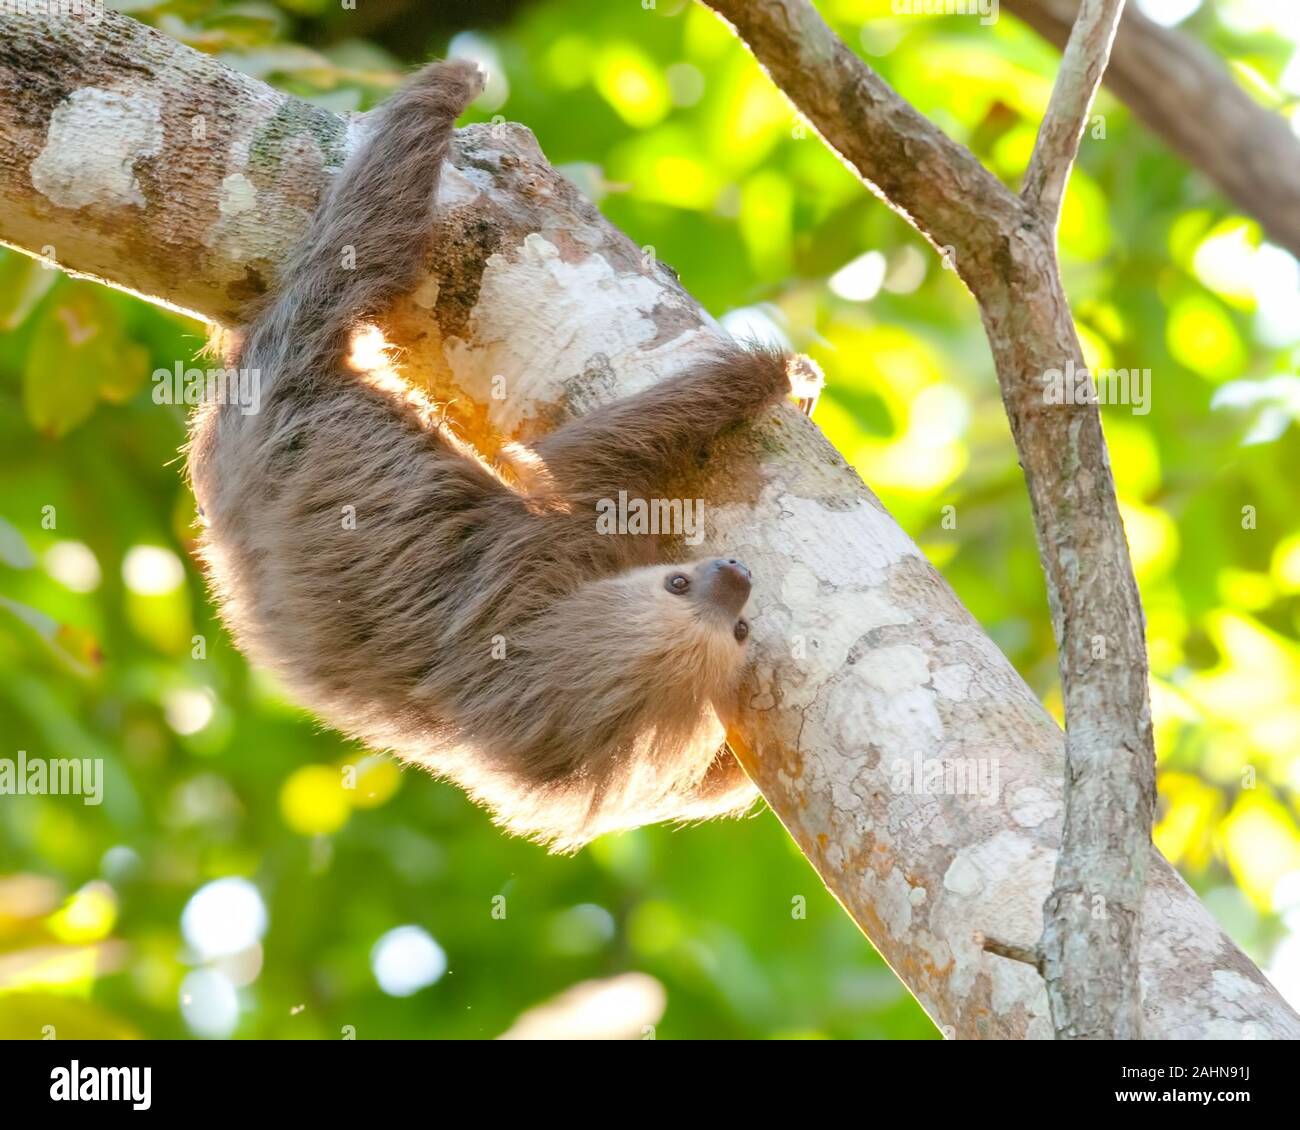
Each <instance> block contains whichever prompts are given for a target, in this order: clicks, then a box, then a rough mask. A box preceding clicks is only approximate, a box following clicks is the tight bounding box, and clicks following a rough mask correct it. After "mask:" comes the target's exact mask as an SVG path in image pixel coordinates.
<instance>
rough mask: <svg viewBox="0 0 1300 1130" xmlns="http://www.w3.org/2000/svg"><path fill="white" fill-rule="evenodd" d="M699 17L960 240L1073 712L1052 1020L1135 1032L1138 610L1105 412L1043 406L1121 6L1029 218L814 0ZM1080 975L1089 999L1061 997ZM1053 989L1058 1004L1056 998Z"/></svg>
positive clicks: (717, 0)
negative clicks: (1074, 212)
mask: <svg viewBox="0 0 1300 1130" xmlns="http://www.w3.org/2000/svg"><path fill="white" fill-rule="evenodd" d="M704 2H705V3H707V4H708V6H709V7H711V8H713V9H714V10H715V11H717V12H718V13H719V14H720V15H722V16H723V17H725V18H726V19H727V20H728V21H729V22H730V23H731V24H732V26H733V27H734V28H735V29H736V31H737V34H738V35H739V36H740V38H741V39H742V41H743V42H744V43H745V44H746V45H747V46H748V47H749V49H750V50H751V51H752V52H753V53H754V55H755V57H756V58H757V59H758V61H759V62H760V63H761V64H762V65H763V66H764V67H765V68H766V70H767V71H768V73H769V74H770V75H771V76H772V78H773V80H774V81H775V82H776V84H777V86H778V87H780V88H781V89H782V90H783V91H784V92H785V94H786V95H787V97H789V98H790V99H791V100H792V101H793V102H794V103H795V105H796V106H797V107H798V108H799V109H800V110H801V111H802V112H803V114H804V116H805V117H806V118H807V119H808V120H809V121H810V122H811V123H812V125H813V126H814V127H815V128H816V129H817V130H818V131H819V132H820V133H821V134H822V136H823V137H824V138H825V139H826V140H827V142H828V143H830V144H831V145H832V146H833V147H834V148H836V149H837V150H838V151H839V153H840V154H841V156H843V157H844V158H845V159H846V160H847V161H848V163H849V164H850V165H851V166H852V167H853V168H854V169H856V170H857V172H858V173H859V174H860V175H861V176H862V178H863V180H864V181H866V182H867V183H868V184H871V185H873V186H876V187H877V189H878V191H880V192H881V193H882V194H883V196H884V197H885V199H886V201H887V202H888V203H890V204H891V205H892V206H893V207H894V208H896V209H897V210H898V211H900V212H901V213H902V214H903V215H904V216H905V217H906V218H907V219H908V220H910V221H911V222H912V223H913V224H914V225H915V226H916V227H917V228H918V230H920V231H922V232H925V233H927V234H929V235H930V237H931V238H932V239H933V240H935V241H936V242H942V241H943V240H944V239H945V238H948V237H951V238H952V239H953V240H954V241H956V240H960V242H956V244H955V246H956V250H957V254H956V259H955V265H956V267H957V270H958V272H959V273H960V275H961V277H962V279H963V280H964V281H965V282H966V284H967V286H969V287H970V289H971V291H972V293H973V294H974V295H975V298H976V300H977V301H978V302H979V305H980V313H981V316H982V318H983V322H984V328H985V331H986V333H987V334H988V339H989V345H990V347H991V349H992V352H993V360H994V364H995V366H996V369H997V373H998V383H999V386H1000V388H1001V391H1002V399H1003V404H1004V405H1005V407H1006V410H1007V417H1008V419H1009V421H1010V423H1011V431H1012V435H1013V437H1014V438H1015V442H1016V449H1017V451H1018V453H1019V456H1020V463H1021V465H1022V467H1023V468H1024V471H1025V480H1026V483H1027V485H1028V488H1029V497H1030V502H1031V504H1032V507H1033V512H1034V525H1035V529H1036V532H1037V536H1038V550H1039V558H1040V560H1041V561H1042V564H1043V571H1044V573H1045V575H1046V578H1047V590H1048V602H1049V605H1050V607H1051V612H1052V624H1053V628H1054V630H1055V634H1056V640H1057V647H1058V663H1059V667H1060V672H1061V688H1062V695H1063V698H1064V702H1065V720H1066V758H1067V764H1068V777H1069V781H1070V790H1069V793H1068V794H1067V795H1068V796H1070V797H1072V798H1081V799H1079V801H1078V802H1077V803H1070V804H1068V805H1067V809H1066V819H1065V833H1064V836H1065V842H1067V843H1069V844H1071V845H1072V849H1071V850H1072V858H1071V859H1070V860H1069V861H1066V862H1064V863H1062V864H1061V870H1059V871H1058V874H1057V882H1056V887H1055V889H1054V890H1053V892H1052V895H1051V898H1050V905H1049V906H1048V907H1047V908H1046V911H1045V935H1044V957H1045V969H1046V973H1047V982H1048V986H1049V996H1052V997H1053V1017H1054V1018H1055V1019H1056V1020H1057V1031H1058V1034H1059V1035H1064V1036H1068V1037H1084V1036H1092V1035H1103V1036H1104V1035H1109V1036H1112V1037H1133V1036H1136V1035H1137V1034H1138V1021H1139V1019H1140V1010H1139V998H1140V989H1139V982H1138V976H1139V965H1138V941H1139V936H1140V934H1139V931H1140V924H1139V916H1140V912H1141V905H1142V896H1143V888H1144V885H1145V880H1146V861H1147V856H1148V853H1149V850H1150V829H1151V820H1152V815H1153V813H1154V806H1155V756H1154V748H1153V741H1152V735H1151V712H1150V705H1149V702H1148V692H1147V656H1146V641H1145V637H1144V631H1143V616H1142V605H1141V601H1140V598H1139V596H1138V590H1137V584H1136V582H1135V580H1134V577H1133V568H1132V564H1131V563H1130V561H1129V556H1128V545H1127V542H1126V541H1125V538H1124V529H1123V524H1122V522H1121V520H1120V515H1119V506H1118V503H1117V501H1116V498H1115V486H1114V481H1113V480H1112V478H1111V472H1110V462H1109V459H1108V458H1107V454H1106V444H1105V440H1104V438H1103V436H1102V431H1101V419H1100V416H1099V414H1098V410H1097V405H1096V403H1094V402H1092V401H1089V400H1087V398H1086V397H1085V398H1084V399H1085V402H1084V403H1077V402H1075V400H1076V398H1075V397H1073V396H1071V397H1070V401H1071V403H1070V404H1069V405H1068V406H1067V405H1066V404H1063V403H1062V402H1061V400H1060V398H1054V397H1051V396H1049V395H1048V389H1049V384H1050V382H1053V381H1057V380H1069V382H1070V384H1071V386H1072V389H1073V385H1074V375H1075V373H1083V374H1086V370H1087V367H1086V365H1085V363H1084V360H1083V354H1082V350H1081V348H1080V346H1079V342H1078V338H1077V336H1076V334H1075V329H1074V323H1073V320H1072V318H1071V316H1070V309H1069V303H1068V301H1067V299H1066V296H1065V292H1064V289H1063V288H1062V286H1061V280H1060V274H1059V270H1058V267H1057V262H1056V251H1055V246H1054V229H1055V211H1054V208H1055V202H1057V201H1059V193H1060V189H1061V186H1063V185H1064V182H1065V179H1066V176H1067V175H1068V166H1069V162H1070V159H1071V157H1072V156H1073V151H1074V147H1075V145H1076V144H1077V137H1078V132H1077V131H1078V122H1079V120H1080V118H1081V117H1082V115H1083V113H1085V112H1086V109H1087V105H1088V101H1089V99H1090V98H1091V92H1092V90H1093V89H1094V88H1095V85H1096V78H1097V75H1098V74H1100V71H1101V69H1102V68H1101V65H1100V64H1099V63H1098V62H1097V61H1096V60H1094V59H1092V58H1091V57H1089V56H1087V55H1086V53H1085V48H1088V47H1091V49H1094V50H1096V49H1104V45H1105V44H1106V43H1109V41H1110V34H1109V33H1106V32H1105V31H1104V30H1103V29H1101V28H1100V24H1099V21H1100V19H1101V16H1102V15H1105V14H1107V13H1109V15H1110V16H1111V17H1112V18H1113V17H1114V16H1115V13H1116V8H1117V5H1115V4H1114V3H1112V2H1110V0H1106V2H1104V3H1103V2H1102V0H1092V2H1095V4H1096V8H1095V15H1094V16H1093V17H1092V20H1093V22H1090V23H1089V24H1087V25H1085V27H1084V29H1083V31H1082V32H1081V36H1080V39H1079V41H1078V43H1079V46H1078V47H1077V48H1076V50H1075V52H1074V56H1073V58H1074V62H1073V64H1072V65H1073V66H1074V68H1075V70H1074V71H1071V72H1069V73H1066V74H1064V77H1063V80H1062V81H1063V82H1064V83H1065V86H1064V88H1063V91H1061V92H1059V93H1057V94H1054V96H1053V100H1052V101H1053V104H1054V107H1055V109H1054V111H1053V112H1052V113H1051V114H1049V122H1048V124H1047V125H1046V126H1045V127H1044V132H1043V134H1042V136H1041V139H1040V144H1039V147H1038V148H1039V151H1040V152H1041V156H1039V159H1038V168H1037V170H1036V171H1035V174H1034V177H1035V181H1036V183H1039V184H1040V185H1041V187H1040V188H1036V189H1034V190H1033V191H1031V193H1030V196H1031V198H1034V203H1032V204H1031V203H1030V202H1029V201H1027V200H1022V199H1020V198H1017V197H1015V196H1013V195H1012V194H1011V193H1010V192H1009V191H1008V190H1007V189H1005V188H1004V187H1003V186H1002V184H1001V183H1000V182H997V181H996V180H994V179H993V178H992V177H991V175H990V174H988V173H987V172H986V171H985V170H984V169H983V168H982V167H981V166H980V165H979V163H978V162H977V161H976V160H975V158H974V157H973V155H971V154H970V153H969V152H968V151H966V150H965V149H963V148H962V147H961V146H958V145H956V144H955V143H954V142H952V141H950V140H949V139H947V138H946V137H944V136H943V135H942V133H941V132H940V131H939V130H938V129H937V128H936V127H935V126H933V125H932V124H930V123H929V122H928V121H926V120H925V119H924V118H922V117H920V115H918V114H916V112H915V111H914V110H912V109H911V107H909V106H907V104H906V103H905V102H903V100H902V99H901V98H899V97H898V95H896V94H895V93H894V92H893V91H892V90H890V89H889V87H888V86H886V85H885V84H884V83H883V81H882V80H881V79H880V78H879V77H878V76H877V75H875V74H874V73H873V72H872V71H871V69H870V68H869V67H867V66H866V64H865V63H863V62H862V61H861V60H860V59H859V58H858V57H857V56H856V55H854V54H853V53H852V52H851V51H849V49H848V48H847V47H845V46H844V44H843V43H841V42H840V41H839V39H838V38H837V37H836V36H835V34H834V32H832V31H831V29H830V28H829V27H828V26H827V25H826V24H825V22H824V21H823V20H822V19H821V17H820V16H819V15H818V14H817V12H816V10H815V9H814V8H813V6H812V5H811V4H810V3H809V2H808V0H704ZM1089 10H1090V12H1092V11H1093V9H1091V8H1090V9H1089ZM1053 119H1054V120H1053ZM897 129H904V130H905V131H906V133H905V135H904V136H902V137H897V136H895V143H894V144H893V145H891V144H889V143H887V142H886V141H884V140H883V138H884V137H886V136H889V135H891V133H892V131H895V130H897ZM863 139H869V140H868V141H866V142H864V140H863ZM1062 164H1063V165H1064V167H1063V168H1062V167H1060V166H1061V165H1062ZM913 166H915V168H916V169H917V170H918V171H919V172H920V173H921V175H922V179H923V180H925V181H926V182H928V183H930V184H933V185H938V186H942V187H941V194H942V192H944V191H953V190H957V191H959V192H960V193H961V195H962V197H963V198H964V200H965V201H966V202H967V203H968V204H969V208H968V210H966V211H965V212H964V214H963V217H962V220H963V222H964V223H965V224H966V228H965V230H963V231H962V232H961V233H959V234H953V233H952V228H951V222H952V217H951V215H950V209H951V205H950V204H948V203H946V202H945V204H944V205H943V206H936V202H935V199H934V194H933V192H928V191H926V190H925V189H924V188H922V187H920V186H918V185H916V184H915V183H914V181H913V179H912V178H910V177H909V176H907V175H905V174H904V173H900V170H907V169H911V168H913ZM1040 200H1041V201H1043V202H1044V203H1046V204H1048V205H1049V206H1050V207H1052V209H1053V211H1052V212H1051V214H1050V216H1049V215H1047V214H1045V213H1044V212H1043V211H1042V210H1040V208H1039V207H1038V206H1037V204H1038V201H1040ZM1067 374H1068V376H1067ZM1084 379H1085V380H1088V379H1089V378H1087V377H1086V376H1085V378H1084ZM1088 387H1089V388H1091V384H1090V383H1089V384H1088ZM1067 927H1068V931H1069V932H1068V940H1069V942H1070V943H1071V944H1072V946H1073V947H1074V948H1073V949H1072V951H1071V958H1072V960H1071V961H1070V962H1069V964H1068V968H1066V967H1064V966H1063V962H1062V955H1063V952H1064V950H1063V947H1064V944H1065V941H1066V940H1067V939H1066V937H1064V936H1063V934H1064V932H1065V931H1066V928H1067ZM1080 979H1082V980H1083V981H1085V982H1087V983H1088V984H1090V985H1091V986H1092V990H1091V992H1090V993H1083V994H1077V993H1074V992H1073V991H1072V990H1073V989H1074V988H1075V987H1077V986H1078V984H1079V980H1080ZM1062 983H1064V985H1065V989H1063V990H1062V992H1064V993H1065V994H1066V995H1065V996H1060V997H1057V996H1053V994H1054V993H1056V992H1057V989H1056V986H1057V985H1060V984H1062Z"/></svg>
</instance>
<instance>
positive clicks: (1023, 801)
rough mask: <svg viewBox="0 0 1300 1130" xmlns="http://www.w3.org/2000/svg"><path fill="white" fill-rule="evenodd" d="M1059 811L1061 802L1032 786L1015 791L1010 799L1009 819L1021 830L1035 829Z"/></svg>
mask: <svg viewBox="0 0 1300 1130" xmlns="http://www.w3.org/2000/svg"><path fill="white" fill-rule="evenodd" d="M1060 811H1061V802H1060V801H1059V800H1058V799H1057V798H1056V797H1054V796H1052V795H1051V794H1050V793H1048V792H1046V791H1044V790H1043V789H1039V788H1035V787H1033V786H1032V785H1031V786H1029V787H1028V788H1023V789H1017V790H1016V792H1015V794H1014V795H1013V796H1012V797H1011V819H1012V820H1014V821H1015V822H1016V823H1017V824H1019V825H1020V826H1021V827H1022V828H1037V827H1038V825H1039V824H1041V823H1043V822H1044V821H1045V820H1050V819H1051V818H1052V817H1053V816H1055V815H1056V814H1057V813H1058V812H1060Z"/></svg>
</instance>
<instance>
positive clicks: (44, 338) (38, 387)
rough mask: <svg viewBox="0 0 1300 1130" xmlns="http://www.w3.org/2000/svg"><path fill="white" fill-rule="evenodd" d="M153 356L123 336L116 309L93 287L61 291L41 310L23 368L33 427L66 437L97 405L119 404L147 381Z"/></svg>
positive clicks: (71, 286)
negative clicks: (98, 401)
mask: <svg viewBox="0 0 1300 1130" xmlns="http://www.w3.org/2000/svg"><path fill="white" fill-rule="evenodd" d="M148 366H149V355H148V353H147V351H146V350H145V349H144V348H143V347H141V346H140V345H138V344H136V343H134V342H132V341H130V340H129V339H128V338H127V337H126V336H125V334H124V332H123V329H122V325H121V319H120V317H119V315H118V313H117V310H116V308H115V307H114V306H113V304H112V302H111V301H110V300H109V298H108V296H107V294H106V293H105V292H104V291H103V289H102V288H99V287H95V286H93V285H91V284H89V283H78V284H69V285H65V286H62V287H60V288H59V291H58V293H57V294H56V295H55V297H54V298H53V299H52V300H51V301H50V302H48V303H46V304H45V305H44V307H43V308H42V312H41V314H40V317H39V320H38V322H37V323H36V326H35V329H34V331H33V333H32V337H31V341H30V342H29V344H28V347H27V356H26V358H25V360H24V365H23V402H24V405H25V407H26V411H27V418H28V419H29V420H30V421H31V423H32V425H33V427H35V428H36V429H37V430H39V431H41V432H43V433H44V434H46V435H48V436H51V437H56V438H57V437H59V436H63V435H66V434H67V433H68V432H70V431H71V430H72V429H73V428H75V427H76V426H77V425H78V424H80V423H82V422H83V421H84V420H85V419H86V418H87V417H88V416H89V415H90V414H91V412H93V411H94V409H95V404H96V402H97V400H98V399H99V398H100V397H101V396H102V397H103V398H104V399H106V400H110V401H113V402H117V403H120V402H122V401H124V400H126V399H128V398H129V397H130V396H132V395H133V394H134V393H135V392H136V391H137V390H138V389H139V387H140V386H141V385H142V384H143V383H144V381H145V379H146V377H147V375H148Z"/></svg>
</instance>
